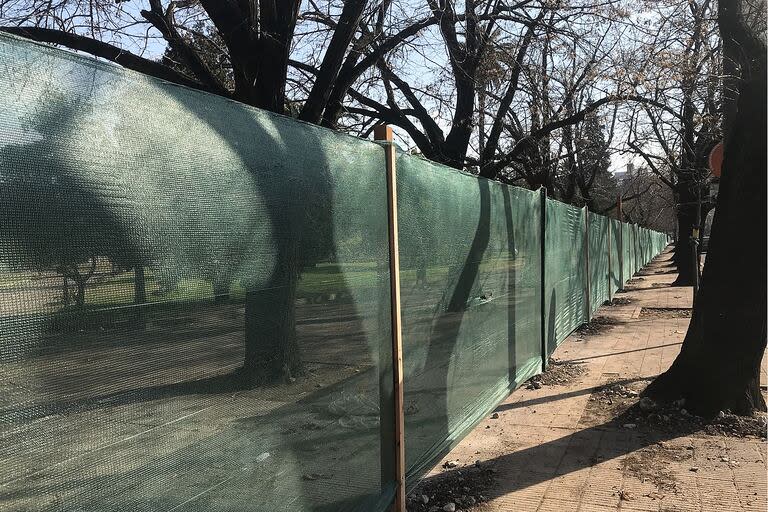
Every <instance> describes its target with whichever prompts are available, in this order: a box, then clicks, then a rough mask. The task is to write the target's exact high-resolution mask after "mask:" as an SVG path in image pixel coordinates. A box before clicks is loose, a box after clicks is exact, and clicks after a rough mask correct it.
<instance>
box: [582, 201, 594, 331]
mask: <svg viewBox="0 0 768 512" xmlns="http://www.w3.org/2000/svg"><path fill="white" fill-rule="evenodd" d="M584 247H585V248H586V250H585V251H584V253H585V254H584V271H585V272H586V276H585V277H586V278H585V279H584V293H585V295H586V296H585V299H586V300H585V301H584V305H585V306H586V307H587V311H586V314H585V315H584V316H585V317H586V321H585V322H584V323H587V324H588V323H589V320H590V317H591V316H592V296H591V294H592V286H591V283H590V282H589V281H590V275H589V272H590V269H589V208H587V207H586V206H585V207H584Z"/></svg>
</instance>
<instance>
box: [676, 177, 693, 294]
mask: <svg viewBox="0 0 768 512" xmlns="http://www.w3.org/2000/svg"><path fill="white" fill-rule="evenodd" d="M695 202H696V197H695V195H694V193H693V192H692V191H691V187H689V186H687V185H685V184H681V186H680V187H679V193H678V194H677V203H678V204H679V205H680V206H678V208H677V232H678V237H677V242H676V243H675V253H674V256H673V258H672V261H673V262H674V264H675V266H676V267H677V272H678V276H677V279H676V280H675V282H674V283H673V285H675V286H693V281H694V277H695V275H696V273H695V272H696V270H695V267H694V265H693V252H692V251H693V245H692V244H691V234H692V233H693V228H694V226H695V225H696V204H695Z"/></svg>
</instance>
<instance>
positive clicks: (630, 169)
mask: <svg viewBox="0 0 768 512" xmlns="http://www.w3.org/2000/svg"><path fill="white" fill-rule="evenodd" d="M634 175H635V164H633V163H632V162H629V163H628V164H627V170H626V171H616V172H614V173H613V177H614V178H616V181H617V182H618V183H619V184H620V183H621V182H622V181H624V180H627V179H629V178H631V177H632V176H634Z"/></svg>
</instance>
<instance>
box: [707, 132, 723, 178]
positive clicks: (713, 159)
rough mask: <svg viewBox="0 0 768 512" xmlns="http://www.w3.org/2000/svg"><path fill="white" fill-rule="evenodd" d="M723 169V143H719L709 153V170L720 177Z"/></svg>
mask: <svg viewBox="0 0 768 512" xmlns="http://www.w3.org/2000/svg"><path fill="white" fill-rule="evenodd" d="M722 167H723V143H722V141H721V142H718V143H717V144H716V145H715V147H713V148H712V151H710V152H709V170H710V171H712V174H713V175H714V176H717V177H718V178H719V177H720V171H721V169H722Z"/></svg>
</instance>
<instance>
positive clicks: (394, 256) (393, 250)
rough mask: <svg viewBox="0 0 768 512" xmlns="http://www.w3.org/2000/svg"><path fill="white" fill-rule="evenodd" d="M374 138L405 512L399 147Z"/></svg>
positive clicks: (398, 510) (383, 132)
mask: <svg viewBox="0 0 768 512" xmlns="http://www.w3.org/2000/svg"><path fill="white" fill-rule="evenodd" d="M373 134H374V138H375V139H376V140H377V141H380V142H383V143H384V151H385V155H386V168H387V171H386V172H387V219H388V221H389V222H388V224H389V225H388V232H389V282H390V300H391V308H390V309H391V314H392V374H393V377H394V389H393V391H394V393H393V397H394V400H393V401H394V408H395V411H394V413H395V414H394V420H395V422H394V423H395V424H394V427H395V436H394V440H395V446H394V449H395V460H394V465H395V474H394V478H395V485H396V486H397V487H396V490H395V504H394V512H406V510H405V439H404V435H405V420H404V417H405V415H404V408H403V333H402V323H401V320H402V319H401V314H400V247H399V241H398V236H397V173H396V168H395V160H396V156H397V155H396V153H395V145H394V144H393V142H392V128H391V127H390V126H387V125H385V124H381V125H378V126H376V127H375V128H374V131H373Z"/></svg>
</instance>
